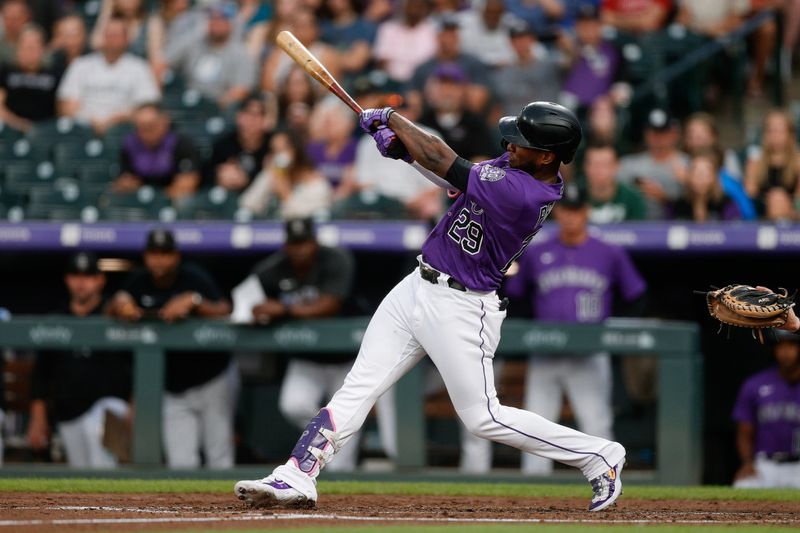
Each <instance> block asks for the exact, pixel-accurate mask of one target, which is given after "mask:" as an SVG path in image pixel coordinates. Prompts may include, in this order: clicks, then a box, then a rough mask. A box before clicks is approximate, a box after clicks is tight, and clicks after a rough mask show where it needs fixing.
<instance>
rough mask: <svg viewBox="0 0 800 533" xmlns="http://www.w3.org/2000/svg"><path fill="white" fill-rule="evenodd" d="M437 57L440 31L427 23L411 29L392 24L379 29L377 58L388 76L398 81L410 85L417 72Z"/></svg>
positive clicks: (376, 47)
mask: <svg viewBox="0 0 800 533" xmlns="http://www.w3.org/2000/svg"><path fill="white" fill-rule="evenodd" d="M435 53H436V27H435V26H434V25H433V23H431V22H430V21H427V20H424V21H422V22H420V23H419V24H417V25H416V26H413V27H409V26H407V25H406V24H405V23H403V22H402V21H399V20H389V21H387V22H384V23H383V24H381V25H380V27H379V28H378V34H377V36H376V37H375V47H374V49H373V56H374V57H375V59H377V60H378V61H384V62H385V63H386V64H385V69H386V72H388V73H389V76H391V77H392V79H394V80H396V81H408V80H410V79H411V76H412V75H413V74H414V70H416V68H417V67H418V66H420V65H421V64H423V63H424V62H425V61H427V60H429V59H430V58H432V57H433V55H434V54H435Z"/></svg>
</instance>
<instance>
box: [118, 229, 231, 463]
mask: <svg viewBox="0 0 800 533" xmlns="http://www.w3.org/2000/svg"><path fill="white" fill-rule="evenodd" d="M143 258H144V265H145V268H144V269H141V270H137V271H135V272H133V273H131V274H130V275H129V276H128V278H127V280H126V281H125V282H124V284H123V287H122V290H120V291H119V292H117V293H116V294H115V295H114V297H113V298H112V300H111V302H110V304H109V306H108V313H109V314H110V315H111V316H113V317H115V318H118V319H120V320H125V321H129V322H138V321H140V320H143V319H147V318H150V319H158V320H162V321H164V322H166V323H168V324H171V323H174V322H177V321H180V320H183V319H185V318H188V317H190V316H196V317H203V318H222V317H225V316H228V314H229V313H230V311H231V306H230V303H229V302H228V301H227V300H226V299H225V298H224V296H223V294H222V291H220V289H219V287H217V284H216V283H215V282H214V280H213V279H212V278H211V276H210V275H209V274H208V273H207V272H206V271H205V270H203V269H201V268H200V267H199V266H196V265H193V264H190V263H187V262H185V261H183V260H182V258H181V254H180V252H179V251H178V247H177V245H176V243H175V237H174V235H173V234H172V232H170V231H168V230H165V229H162V228H156V229H153V230H151V231H150V232H149V233H148V235H147V244H146V246H145V250H144V254H143ZM238 382H239V374H238V370H237V369H236V364H235V363H234V362H233V360H232V356H231V354H229V353H216V352H214V353H212V352H205V353H202V354H195V353H187V352H167V355H166V375H165V383H164V388H165V394H164V401H163V404H162V412H163V414H162V423H163V435H164V452H165V455H166V458H167V465H168V466H169V467H170V468H199V467H200V451H201V449H202V453H203V457H204V458H205V463H206V465H207V466H209V467H210V468H230V467H232V466H233V459H234V445H233V413H234V409H235V406H236V396H237V393H238Z"/></svg>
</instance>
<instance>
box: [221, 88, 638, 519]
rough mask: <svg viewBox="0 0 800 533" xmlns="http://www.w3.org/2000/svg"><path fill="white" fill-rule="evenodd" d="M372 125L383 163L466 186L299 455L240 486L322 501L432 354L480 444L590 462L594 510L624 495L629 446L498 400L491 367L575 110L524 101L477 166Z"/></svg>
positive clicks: (547, 207)
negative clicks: (408, 376)
mask: <svg viewBox="0 0 800 533" xmlns="http://www.w3.org/2000/svg"><path fill="white" fill-rule="evenodd" d="M360 123H361V128H362V129H363V130H364V131H365V132H367V133H369V134H371V135H372V136H373V138H374V139H375V142H376V144H377V146H378V150H379V151H380V152H381V154H382V155H384V156H386V157H390V158H393V159H404V160H405V161H407V162H412V161H413V164H414V166H415V167H416V168H417V169H418V170H420V171H421V172H422V173H423V174H424V175H425V176H426V177H428V178H429V179H431V181H434V182H435V183H437V184H438V185H440V186H442V187H444V188H448V189H456V190H458V191H460V193H461V194H460V195H459V196H458V197H457V199H456V200H455V202H454V203H453V205H452V206H451V207H450V209H449V210H448V212H447V214H446V215H445V216H444V217H443V218H442V220H441V221H440V222H439V223H438V224H437V226H436V227H435V228H434V229H433V231H432V232H431V234H430V235H429V236H428V238H427V240H426V241H425V243H424V244H423V246H422V254H421V255H420V256H419V266H418V267H417V268H416V269H415V270H414V271H413V272H412V273H411V274H409V275H408V276H406V277H405V278H404V279H403V280H402V281H401V282H400V283H398V284H397V285H396V286H395V287H394V288H393V289H392V290H391V292H389V294H388V295H387V296H386V298H384V300H383V302H381V304H380V306H379V307H378V310H377V311H376V312H375V315H374V316H373V317H372V320H371V321H370V323H369V326H368V327H367V331H366V332H365V334H364V338H363V341H362V343H361V349H360V351H359V353H358V356H357V358H356V361H355V363H354V364H353V368H352V369H351V370H350V373H349V374H348V375H347V377H346V378H345V382H344V385H343V386H342V388H341V389H339V391H338V392H336V394H335V395H334V396H333V398H332V399H331V401H330V403H328V405H327V406H325V407H324V408H322V409H321V410H320V412H319V414H317V416H315V417H314V418H313V419H312V420H311V421H310V422H309V423H308V425H307V426H306V428H305V430H304V431H303V434H302V435H301V436H300V439H299V440H298V441H297V444H296V445H295V447H294V449H293V450H292V453H291V456H290V457H289V460H288V461H287V462H286V463H285V464H283V465H280V466H278V467H277V468H276V469H275V470H274V471H273V472H272V474H271V475H269V476H267V477H266V478H264V479H260V480H254V481H239V482H238V483H236V486H235V487H234V493H235V494H236V496H237V497H238V498H239V499H240V500H244V501H245V502H248V503H249V504H251V505H254V506H274V505H286V506H313V505H315V503H316V501H317V490H316V478H317V476H318V475H319V473H320V470H321V469H322V468H323V467H324V466H325V464H326V463H327V462H328V461H330V459H331V457H332V456H333V455H334V454H335V453H336V451H337V450H338V449H339V448H341V446H342V445H344V444H345V443H346V442H347V441H348V439H350V438H351V437H352V436H353V435H354V434H355V433H356V431H358V429H359V428H360V427H361V425H362V424H363V423H364V419H365V418H366V416H367V414H368V413H369V411H370V409H371V408H372V405H373V404H374V403H375V401H376V400H377V399H378V398H379V397H380V396H381V394H383V393H384V392H385V391H386V390H387V389H388V388H389V387H391V386H392V385H393V384H394V383H395V382H396V381H397V380H398V379H400V377H401V376H403V374H405V373H406V372H408V371H409V369H411V368H412V367H413V366H414V365H416V364H417V363H418V362H419V361H420V360H421V359H422V358H423V357H425V354H427V355H428V356H429V357H430V358H431V360H432V361H433V363H434V364H435V365H436V367H437V368H438V370H439V372H440V373H441V375H442V378H443V380H444V383H445V385H446V387H447V390H448V393H449V394H450V399H451V400H452V402H453V406H454V407H455V409H456V412H457V413H458V416H459V417H460V419H461V421H462V422H463V423H464V425H465V426H466V428H467V429H468V430H469V431H471V432H472V433H474V434H475V435H477V436H479V437H483V438H485V439H490V440H493V441H496V442H502V443H504V444H508V445H509V446H513V447H515V448H518V449H520V450H522V451H525V452H529V453H533V454H537V455H540V456H542V457H546V458H548V459H553V460H555V461H559V462H562V463H565V464H568V465H571V466H574V467H577V468H580V469H581V471H582V472H583V474H584V475H585V476H586V478H587V479H588V480H589V482H590V484H591V486H592V491H593V495H592V500H591V503H590V504H589V510H590V511H600V510H603V509H605V508H607V507H608V506H609V505H611V504H612V503H614V501H615V500H616V499H617V497H618V496H619V494H620V493H621V492H622V483H621V479H620V474H621V473H622V467H623V464H624V462H625V448H623V447H622V445H621V444H619V443H617V442H612V441H609V440H606V439H602V438H599V437H593V436H590V435H586V434H584V433H580V432H578V431H576V430H573V429H570V428H567V427H564V426H560V425H558V424H556V423H554V422H551V421H549V420H547V419H545V418H543V417H541V416H539V415H537V414H534V413H531V412H529V411H524V410H521V409H515V408H511V407H506V406H504V405H501V404H500V402H499V401H498V399H497V393H496V391H495V387H494V377H493V372H492V360H493V358H494V353H495V349H496V348H497V344H498V342H499V341H500V326H501V324H502V323H503V319H504V318H505V316H506V311H505V305H504V303H503V302H502V301H501V300H500V299H499V298H498V296H497V293H496V291H497V289H498V288H499V287H500V285H501V283H502V281H503V276H504V274H505V272H506V270H507V269H508V268H509V266H510V265H511V263H512V262H513V261H514V260H515V259H517V258H518V257H519V256H520V254H522V252H523V250H525V247H526V246H527V245H528V244H529V243H530V242H531V239H533V236H534V235H536V233H537V232H538V231H539V229H541V226H542V223H543V222H544V221H545V219H546V218H547V215H548V214H549V213H550V211H551V210H552V209H553V205H554V204H555V203H556V201H558V200H559V199H560V198H561V195H562V191H563V180H562V178H561V175H560V174H559V166H560V164H561V163H569V162H570V161H572V158H573V157H574V155H575V150H576V149H577V148H578V145H579V144H580V142H581V127H580V124H579V123H578V120H577V118H576V117H575V115H574V114H573V113H572V112H571V111H569V110H568V109H566V108H564V107H562V106H560V105H557V104H552V103H547V102H533V103H530V104H528V105H526V106H525V107H524V108H523V109H522V111H521V112H520V114H519V116H516V117H513V116H511V117H504V118H502V119H500V123H499V128H500V134H501V136H502V138H503V147H504V149H505V150H506V152H505V153H504V154H503V155H501V156H500V157H498V158H497V159H492V160H489V161H484V162H481V163H477V164H473V163H471V162H469V161H467V160H466V159H463V158H461V157H459V156H458V155H457V154H456V153H455V152H453V150H452V149H451V148H450V147H449V146H447V144H446V143H444V141H442V140H441V139H439V138H438V137H436V136H434V135H431V134H430V133H428V132H426V131H424V130H423V129H421V128H419V127H418V126H416V125H415V124H414V123H413V122H411V121H409V120H408V119H406V118H404V117H403V116H402V115H400V114H399V113H397V112H395V110H394V109H392V108H383V109H366V110H364V111H363V112H362V113H361V114H360Z"/></svg>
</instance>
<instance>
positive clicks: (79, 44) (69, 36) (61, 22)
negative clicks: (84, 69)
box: [50, 15, 89, 70]
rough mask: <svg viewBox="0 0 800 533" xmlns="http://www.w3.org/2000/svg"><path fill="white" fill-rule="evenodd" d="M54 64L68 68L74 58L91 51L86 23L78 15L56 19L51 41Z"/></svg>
mask: <svg viewBox="0 0 800 533" xmlns="http://www.w3.org/2000/svg"><path fill="white" fill-rule="evenodd" d="M50 52H51V57H52V60H53V66H55V67H59V68H61V69H62V70H63V69H66V68H67V66H68V65H70V64H71V63H72V62H73V61H74V60H76V59H78V58H79V57H80V56H82V55H84V54H86V53H88V52H89V46H88V44H87V42H86V24H85V23H84V22H83V19H82V18H81V17H80V16H78V15H67V16H64V17H61V18H60V19H58V21H56V24H55V28H54V30H53V39H52V40H51V41H50Z"/></svg>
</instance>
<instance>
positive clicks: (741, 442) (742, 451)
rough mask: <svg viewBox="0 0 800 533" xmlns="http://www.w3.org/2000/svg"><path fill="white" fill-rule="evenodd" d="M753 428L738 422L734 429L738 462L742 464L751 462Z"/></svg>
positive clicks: (753, 439) (752, 454)
mask: <svg viewBox="0 0 800 533" xmlns="http://www.w3.org/2000/svg"><path fill="white" fill-rule="evenodd" d="M754 441H755V428H753V426H752V425H751V424H745V423H742V422H740V423H739V424H738V426H737V427H736V450H737V451H738V452H739V460H740V461H741V462H742V464H746V463H751V462H753V458H754V457H755V449H754V447H753V442H754Z"/></svg>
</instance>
